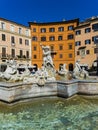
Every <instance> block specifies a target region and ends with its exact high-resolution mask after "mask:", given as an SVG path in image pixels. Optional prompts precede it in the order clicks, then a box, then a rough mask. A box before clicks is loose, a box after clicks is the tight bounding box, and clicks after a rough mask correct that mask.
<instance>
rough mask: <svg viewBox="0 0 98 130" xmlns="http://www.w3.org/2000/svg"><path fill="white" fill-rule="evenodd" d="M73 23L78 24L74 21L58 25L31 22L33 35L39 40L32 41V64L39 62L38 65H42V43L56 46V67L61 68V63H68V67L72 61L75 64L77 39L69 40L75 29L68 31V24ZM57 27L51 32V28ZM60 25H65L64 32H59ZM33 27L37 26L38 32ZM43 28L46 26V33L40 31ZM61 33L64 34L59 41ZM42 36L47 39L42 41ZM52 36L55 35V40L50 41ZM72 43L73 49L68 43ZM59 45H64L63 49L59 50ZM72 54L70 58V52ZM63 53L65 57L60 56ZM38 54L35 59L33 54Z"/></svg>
mask: <svg viewBox="0 0 98 130" xmlns="http://www.w3.org/2000/svg"><path fill="white" fill-rule="evenodd" d="M71 25H73V26H74V27H76V26H77V22H72V23H67V24H57V25H54V24H53V25H38V24H31V26H30V28H31V36H32V37H33V36H37V37H38V40H37V41H32V64H37V65H38V67H39V68H40V67H41V65H42V49H41V47H40V43H42V44H43V45H49V46H52V45H53V46H54V51H56V52H57V54H56V55H54V58H53V61H54V65H55V67H56V69H58V68H59V64H61V63H62V64H64V63H66V64H67V68H68V66H69V64H70V63H72V64H73V65H74V61H75V55H74V54H75V47H74V44H75V39H72V40H68V39H67V36H68V35H69V34H74V31H73V30H70V31H68V26H71ZM52 27H53V28H55V32H49V28H52ZM58 27H64V31H63V32H58ZM33 28H36V32H33ZM41 28H46V32H45V33H40V29H41ZM59 35H61V36H63V40H61V41H58V36H59ZM41 36H46V41H44V42H42V41H41V40H40V38H41ZM50 36H55V40H54V41H49V37H50ZM69 44H72V49H71V50H69V48H68V45H69ZM59 45H63V50H59ZM34 46H37V50H36V51H34V49H33V48H34ZM70 53H71V54H72V58H69V54H70ZM60 54H62V55H63V58H59V55H60ZM34 55H37V59H34V58H33V56H34Z"/></svg>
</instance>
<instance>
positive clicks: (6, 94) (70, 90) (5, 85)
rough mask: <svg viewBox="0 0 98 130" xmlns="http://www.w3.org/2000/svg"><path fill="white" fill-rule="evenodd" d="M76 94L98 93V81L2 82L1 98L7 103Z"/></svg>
mask: <svg viewBox="0 0 98 130" xmlns="http://www.w3.org/2000/svg"><path fill="white" fill-rule="evenodd" d="M75 94H86V95H98V81H97V80H71V81H70V80H69V81H53V82H46V83H45V85H44V86H39V85H38V84H29V83H23V82H17V83H9V82H0V100H1V101H3V102H6V103H13V102H17V101H20V100H24V99H31V98H37V97H47V96H58V97H65V98H68V97H71V96H72V95H75Z"/></svg>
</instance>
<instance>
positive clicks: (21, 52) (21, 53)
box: [20, 50, 23, 58]
mask: <svg viewBox="0 0 98 130" xmlns="http://www.w3.org/2000/svg"><path fill="white" fill-rule="evenodd" d="M20 57H21V58H22V57H23V51H22V50H20Z"/></svg>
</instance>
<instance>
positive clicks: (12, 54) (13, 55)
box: [11, 49, 15, 58]
mask: <svg viewBox="0 0 98 130" xmlns="http://www.w3.org/2000/svg"><path fill="white" fill-rule="evenodd" d="M11 56H12V57H13V58H14V57H15V49H11Z"/></svg>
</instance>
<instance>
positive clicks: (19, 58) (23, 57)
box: [17, 55, 30, 61]
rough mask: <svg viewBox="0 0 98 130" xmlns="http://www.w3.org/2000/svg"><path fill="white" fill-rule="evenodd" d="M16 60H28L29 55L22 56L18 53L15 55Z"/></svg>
mask: <svg viewBox="0 0 98 130" xmlns="http://www.w3.org/2000/svg"><path fill="white" fill-rule="evenodd" d="M17 60H26V61H27V60H30V57H26V56H25V55H23V56H20V55H17Z"/></svg>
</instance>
